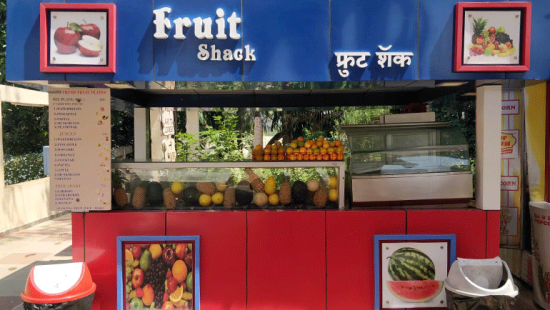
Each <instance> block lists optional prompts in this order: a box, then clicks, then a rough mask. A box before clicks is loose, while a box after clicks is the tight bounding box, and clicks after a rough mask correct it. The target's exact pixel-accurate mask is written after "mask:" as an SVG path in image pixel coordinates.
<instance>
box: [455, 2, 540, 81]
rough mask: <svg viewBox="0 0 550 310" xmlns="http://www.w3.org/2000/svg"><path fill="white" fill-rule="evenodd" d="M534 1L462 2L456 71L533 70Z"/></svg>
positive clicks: (457, 24)
mask: <svg viewBox="0 0 550 310" xmlns="http://www.w3.org/2000/svg"><path fill="white" fill-rule="evenodd" d="M530 36H531V2H495V3H487V2H461V3H458V4H457V5H456V11H455V55H454V70H455V71H457V72H506V71H509V72H518V71H528V70H529V57H530V45H531V41H530Z"/></svg>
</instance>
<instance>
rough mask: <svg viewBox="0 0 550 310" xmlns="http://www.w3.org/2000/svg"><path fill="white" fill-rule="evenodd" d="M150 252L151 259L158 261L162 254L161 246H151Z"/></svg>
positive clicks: (155, 244) (156, 244) (154, 244)
mask: <svg viewBox="0 0 550 310" xmlns="http://www.w3.org/2000/svg"><path fill="white" fill-rule="evenodd" d="M149 252H151V258H152V259H157V258H159V257H160V255H161V254H162V248H161V246H160V244H158V243H153V244H151V245H150V246H149Z"/></svg>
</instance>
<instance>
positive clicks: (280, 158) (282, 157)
mask: <svg viewBox="0 0 550 310" xmlns="http://www.w3.org/2000/svg"><path fill="white" fill-rule="evenodd" d="M277 160H285V155H283V154H279V155H277Z"/></svg>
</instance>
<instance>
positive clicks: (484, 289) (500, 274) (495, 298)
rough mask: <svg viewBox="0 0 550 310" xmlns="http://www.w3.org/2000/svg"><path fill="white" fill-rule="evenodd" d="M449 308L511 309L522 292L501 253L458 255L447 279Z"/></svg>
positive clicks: (457, 309) (446, 287) (455, 309)
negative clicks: (481, 256) (484, 256)
mask: <svg viewBox="0 0 550 310" xmlns="http://www.w3.org/2000/svg"><path fill="white" fill-rule="evenodd" d="M445 289H446V291H447V304H448V307H449V309H454V310H462V309H502V310H508V309H512V306H513V305H514V303H515V299H514V298H515V297H516V296H517V295H518V293H519V289H518V287H517V286H516V285H515V284H514V281H513V278H512V273H511V272H510V269H509V268H508V265H507V264H506V262H505V261H503V260H501V259H500V257H495V258H492V259H465V258H457V260H456V261H455V262H453V264H452V265H451V270H450V271H449V275H448V276H447V279H445Z"/></svg>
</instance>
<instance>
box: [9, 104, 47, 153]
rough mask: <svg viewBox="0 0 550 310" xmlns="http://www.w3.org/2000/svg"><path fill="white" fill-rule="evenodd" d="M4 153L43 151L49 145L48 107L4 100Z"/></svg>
mask: <svg viewBox="0 0 550 310" xmlns="http://www.w3.org/2000/svg"><path fill="white" fill-rule="evenodd" d="M2 122H3V124H2V125H3V131H4V132H3V137H2V138H3V142H4V154H9V155H23V154H27V153H41V152H42V146H44V145H48V144H49V141H48V108H47V107H41V108H37V107H26V106H17V105H12V104H10V103H7V102H2Z"/></svg>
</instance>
